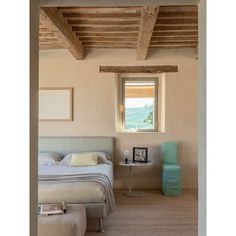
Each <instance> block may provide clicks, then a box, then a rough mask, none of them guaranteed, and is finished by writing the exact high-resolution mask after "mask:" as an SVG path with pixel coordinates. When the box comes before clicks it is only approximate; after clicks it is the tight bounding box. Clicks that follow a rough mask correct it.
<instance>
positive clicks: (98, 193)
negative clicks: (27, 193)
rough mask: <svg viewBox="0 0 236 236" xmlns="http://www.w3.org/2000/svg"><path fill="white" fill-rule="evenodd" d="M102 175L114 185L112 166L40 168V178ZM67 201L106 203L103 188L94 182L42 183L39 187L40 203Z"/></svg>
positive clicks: (51, 166) (52, 166) (55, 166)
mask: <svg viewBox="0 0 236 236" xmlns="http://www.w3.org/2000/svg"><path fill="white" fill-rule="evenodd" d="M93 173H101V174H104V175H106V176H107V177H108V178H109V180H110V182H111V184H112V185H113V166H112V164H98V165H96V166H87V167H70V166H67V165H50V166H44V165H42V166H39V170H38V175H39V176H44V175H45V176H49V175H51V176H54V175H55V176H56V175H75V174H93ZM61 201H66V202H69V203H100V202H104V201H105V196H104V193H103V191H102V187H101V186H100V185H99V184H98V183H94V182H72V183H41V182H39V187H38V202H39V203H50V202H61Z"/></svg>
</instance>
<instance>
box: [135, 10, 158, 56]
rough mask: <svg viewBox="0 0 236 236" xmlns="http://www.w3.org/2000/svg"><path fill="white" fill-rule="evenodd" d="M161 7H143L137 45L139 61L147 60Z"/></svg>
mask: <svg viewBox="0 0 236 236" xmlns="http://www.w3.org/2000/svg"><path fill="white" fill-rule="evenodd" d="M159 8H160V7H151V6H150V7H143V9H142V14H141V19H140V27H139V37H138V45H137V59H138V60H145V58H146V55H147V51H148V48H149V44H150V41H151V38H152V32H153V29H154V26H155V23H156V19H157V15H158V13H159Z"/></svg>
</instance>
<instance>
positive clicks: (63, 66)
mask: <svg viewBox="0 0 236 236" xmlns="http://www.w3.org/2000/svg"><path fill="white" fill-rule="evenodd" d="M194 53H195V51H194V50H193V49H178V50H167V51H166V50H161V49H160V50H155V51H151V52H150V55H149V57H148V59H147V60H146V61H136V60H135V57H136V55H135V50H130V49H123V50H109V49H106V50H105V49H101V50H98V49H97V50H91V51H90V52H89V53H88V55H87V57H86V59H85V60H83V61H76V60H75V59H74V58H73V57H72V56H71V55H70V54H69V53H68V52H67V51H66V50H54V51H41V52H40V63H39V68H40V76H39V78H40V87H73V88H74V121H73V122H40V128H39V134H40V136H115V137H116V165H115V187H116V188H124V187H127V177H128V173H127V171H128V170H127V169H126V168H124V167H120V166H119V165H118V164H117V163H118V162H119V160H120V159H119V156H120V154H121V153H122V151H123V150H124V149H127V148H128V149H130V150H131V149H132V147H134V146H147V147H148V148H149V154H150V155H149V159H151V160H153V161H154V165H153V166H151V167H147V168H137V169H135V171H134V172H133V184H134V187H136V188H157V187H160V186H161V169H160V168H161V166H160V158H161V156H160V143H161V142H163V141H168V140H170V141H172V140H174V141H178V142H179V162H180V164H181V166H182V175H183V187H185V188H196V187H197V163H198V162H197V93H198V91H197V66H198V65H197V63H198V61H197V60H195V59H194ZM148 64H149V65H167V64H170V65H178V67H179V72H178V73H168V74H166V108H165V109H166V120H165V131H166V132H165V133H137V134H125V133H116V132H115V95H114V87H115V82H114V75H113V74H102V73H99V65H148Z"/></svg>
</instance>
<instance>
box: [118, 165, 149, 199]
mask: <svg viewBox="0 0 236 236" xmlns="http://www.w3.org/2000/svg"><path fill="white" fill-rule="evenodd" d="M152 164H153V162H152V161H148V162H135V163H134V162H128V163H125V162H123V161H120V162H119V165H120V166H124V167H129V190H128V192H127V193H126V196H128V197H141V196H144V195H145V194H144V192H137V191H132V167H145V166H150V165H152Z"/></svg>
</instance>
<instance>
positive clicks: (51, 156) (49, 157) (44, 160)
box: [38, 152, 62, 165]
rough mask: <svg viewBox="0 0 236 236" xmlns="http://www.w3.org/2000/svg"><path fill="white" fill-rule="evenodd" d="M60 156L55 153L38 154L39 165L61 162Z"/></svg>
mask: <svg viewBox="0 0 236 236" xmlns="http://www.w3.org/2000/svg"><path fill="white" fill-rule="evenodd" d="M61 159H62V156H61V155H60V154H59V153H55V152H40V153H39V154H38V164H39V165H53V164H56V163H57V162H59V161H61Z"/></svg>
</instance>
